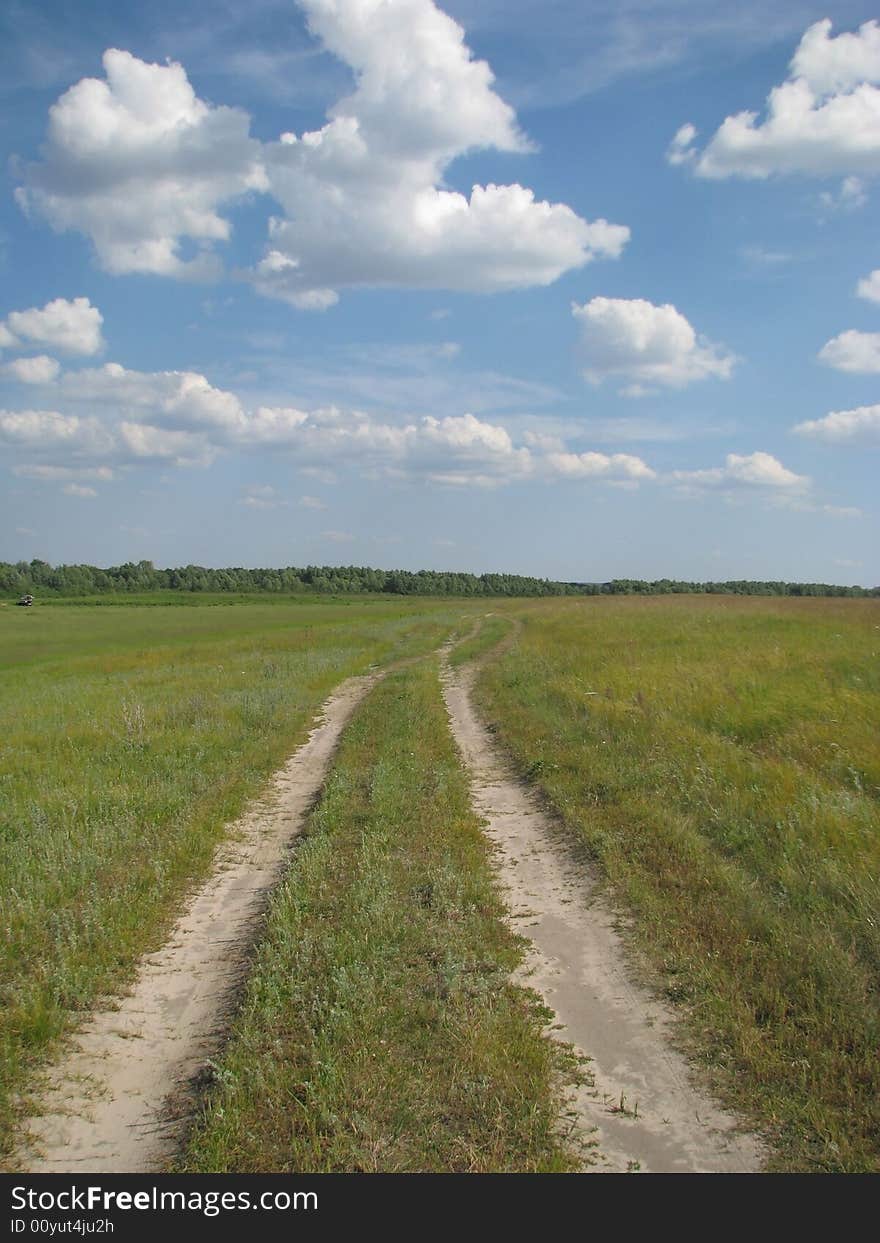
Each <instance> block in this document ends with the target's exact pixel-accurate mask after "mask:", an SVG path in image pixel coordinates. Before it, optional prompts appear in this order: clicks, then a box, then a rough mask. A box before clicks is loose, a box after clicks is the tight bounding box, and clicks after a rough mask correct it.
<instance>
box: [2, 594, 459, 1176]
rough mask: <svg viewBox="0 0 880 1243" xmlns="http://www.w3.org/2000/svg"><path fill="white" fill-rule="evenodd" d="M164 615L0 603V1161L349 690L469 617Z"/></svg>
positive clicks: (407, 610) (289, 607)
mask: <svg viewBox="0 0 880 1243" xmlns="http://www.w3.org/2000/svg"><path fill="white" fill-rule="evenodd" d="M151 604H152V601H147V602H145V603H144V604H140V605H139V604H137V603H134V604H130V605H129V607H126V608H108V607H103V606H102V607H95V606H90V605H83V604H79V605H72V604H65V605H58V606H49V607H46V606H36V607H34V608H31V609H19V608H15V607H9V606H7V607H3V608H0V719H2V721H3V729H2V735H0V909H2V928H3V943H2V948H0V1152H3V1151H6V1152H8V1150H9V1147H10V1145H11V1143H12V1137H13V1134H14V1128H15V1119H16V1116H17V1115H18V1114H19V1113H20V1112H21V1110H22V1109H23V1108H25V1105H26V1093H27V1087H28V1084H29V1082H30V1077H31V1074H32V1072H33V1070H34V1069H35V1068H36V1067H37V1066H38V1065H39V1064H40V1063H41V1061H43V1060H44V1059H45V1057H46V1056H47V1054H48V1053H49V1052H50V1050H51V1048H52V1046H53V1043H54V1042H56V1041H57V1039H58V1037H59V1036H61V1035H63V1033H64V1032H65V1031H67V1030H69V1028H70V1026H71V1023H72V1022H73V1021H75V1019H76V1017H77V1015H78V1014H81V1013H82V1012H84V1011H86V1010H87V1009H88V1008H89V1007H90V1006H91V1005H93V1004H94V1002H95V1000H96V999H97V998H98V997H100V996H101V995H103V994H107V993H111V992H113V991H114V990H115V989H118V988H119V987H120V986H122V985H124V983H125V981H126V980H127V979H128V978H130V976H131V973H132V970H133V966H134V963H135V962H136V960H137V958H138V956H139V955H140V954H141V953H143V952H144V951H146V950H149V949H151V948H155V947H156V946H157V945H159V944H161V941H162V937H163V932H164V931H165V930H166V929H167V927H168V925H169V920H170V918H171V914H172V912H173V910H174V908H175V905H176V904H177V903H179V900H180V898H181V897H182V895H183V894H184V893H185V892H186V890H187V889H188V888H189V887H191V886H192V885H193V884H194V883H195V882H196V881H197V880H198V879H199V878H200V877H202V876H203V875H204V874H205V872H206V870H207V869H208V868H209V867H210V862H211V858H212V853H213V850H214V847H215V845H216V843H217V841H218V839H219V838H220V836H221V835H222V834H223V830H224V826H225V825H226V823H227V822H229V821H231V820H233V819H234V818H235V817H236V816H237V815H238V813H239V812H240V811H241V808H242V807H243V805H244V804H245V802H246V801H247V800H248V799H249V798H250V797H252V796H254V795H255V794H256V793H258V792H259V791H260V789H261V788H262V787H263V785H264V783H265V780H266V778H267V776H268V775H269V773H271V772H272V771H273V770H274V769H275V768H277V767H278V766H279V764H280V763H281V762H282V761H283V759H284V758H286V756H287V755H288V754H290V752H291V751H292V750H293V748H294V747H295V746H296V745H297V743H298V742H299V741H301V740H302V738H303V737H304V736H305V731H306V729H307V727H308V725H309V722H310V721H311V719H312V717H313V714H314V712H315V710H316V708H317V707H318V706H319V704H320V703H321V701H322V700H323V699H324V698H325V697H326V696H327V694H329V692H330V691H331V689H332V688H333V687H334V686H336V685H337V684H338V683H339V682H340V681H341V680H342V679H343V678H345V677H347V676H349V675H352V674H356V673H361V672H363V671H364V670H365V669H366V668H367V667H368V666H369V665H371V664H375V663H385V662H388V661H392V660H395V659H397V658H399V657H404V656H411V655H417V654H420V653H423V652H428V651H431V650H433V649H434V648H436V646H437V645H438V644H439V643H440V642H441V641H442V640H443V639H444V638H445V637H446V636H447V635H448V634H450V633H451V632H452V631H453V630H454V629H455V627H456V625H458V624H459V619H460V618H461V615H462V612H463V611H466V607H467V606H464V608H463V606H462V604H461V602H453V601H445V602H443V603H442V604H437V603H436V602H431V601H420V602H418V603H415V602H410V601H403V600H399V599H392V600H389V599H387V598H385V599H373V600H364V599H359V600H357V601H352V600H345V601H327V600H326V598H323V599H321V598H318V597H312V598H310V599H307V600H301V599H300V600H292V601H287V602H284V601H273V602H272V603H265V602H262V601H261V602H259V603H241V604H237V605H236V606H235V607H211V606H210V605H204V604H202V605H201V606H192V607H185V608H183V607H178V608H174V607H170V608H161V607H150V605H151Z"/></svg>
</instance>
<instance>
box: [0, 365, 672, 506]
mask: <svg viewBox="0 0 880 1243" xmlns="http://www.w3.org/2000/svg"><path fill="white" fill-rule="evenodd" d="M52 391H53V397H57V398H58V399H59V400H60V401H62V402H64V403H66V409H65V410H63V411H62V410H27V411H21V412H14V411H3V412H0V443H3V444H5V445H7V446H9V447H11V448H13V449H18V450H19V451H20V452H21V453H22V454H25V453H26V454H27V461H26V462H25V463H22V464H19V465H17V466H15V467H14V469H15V470H16V471H17V472H18V473H20V474H21V475H22V476H24V477H27V478H36V479H44V480H57V481H61V482H62V483H76V484H77V485H78V486H80V487H82V486H84V483H85V482H86V481H88V482H94V481H99V480H103V479H108V478H111V477H112V474H113V471H114V470H115V469H118V468H121V467H126V466H130V465H134V464H138V463H145V462H154V463H165V464H170V465H177V466H205V465H208V464H210V463H211V462H212V461H213V460H214V459H215V458H216V457H217V456H218V455H219V454H223V453H237V454H240V455H241V454H247V453H249V452H257V451H262V452H265V451H266V450H272V451H277V452H279V453H282V452H283V453H284V454H285V455H287V456H288V457H289V458H290V460H291V463H292V464H293V465H294V466H295V468H296V469H298V470H299V471H300V472H301V473H304V474H305V473H309V474H311V475H313V476H314V477H316V478H322V479H325V480H326V479H327V478H329V477H331V472H335V471H337V470H340V469H343V468H346V467H347V468H352V469H355V470H357V471H359V472H360V473H362V474H366V475H370V476H373V477H380V476H384V477H396V478H400V479H422V480H428V481H431V482H434V483H437V484H444V485H454V486H483V487H491V486H496V485H502V484H508V483H513V482H516V481H523V480H537V481H544V482H551V481H563V480H572V481H577V480H581V481H588V480H591V479H595V480H596V481H598V482H606V483H617V484H626V485H628V486H630V485H633V486H634V485H636V484H638V483H639V482H642V481H648V480H651V479H654V478H655V473H654V471H653V470H652V469H651V468H650V467H649V466H648V465H647V464H646V463H645V462H643V461H642V460H641V459H640V458H638V457H635V456H633V455H631V454H625V453H612V454H603V453H598V452H583V453H574V452H569V450H568V448H567V446H566V443H565V440H564V439H563V438H561V437H560V436H557V435H542V434H540V433H537V432H534V431H531V430H529V431H523V432H522V433H521V434H516V433H513V432H512V431H511V430H510V428H508V427H505V426H504V425H502V424H501V423H495V422H489V421H487V420H484V419H480V418H478V417H477V416H476V415H474V414H471V413H465V414H457V415H448V416H445V417H442V418H438V417H434V416H432V415H426V416H421V417H418V418H414V417H404V418H402V419H398V420H396V421H393V420H391V419H389V418H384V417H380V416H377V415H373V414H367V413H364V412H362V411H358V410H343V409H340V408H338V407H335V406H328V407H320V408H318V409H310V410H304V409H300V408H298V407H296V406H266V405H264V406H258V407H256V409H249V408H247V407H246V406H245V405H244V404H243V403H242V402H241V400H240V399H239V397H238V396H237V395H236V394H234V393H231V392H228V391H226V390H223V389H218V388H215V387H214V386H213V385H212V384H210V382H209V381H208V380H207V378H206V377H205V376H203V375H200V374H198V373H196V372H173V371H172V372H154V373H150V372H138V371H129V370H126V369H125V368H124V367H122V366H120V365H119V364H118V363H108V364H106V365H105V366H103V367H97V368H86V369H83V370H80V371H76V372H68V373H66V374H65V375H63V376H62V378H61V379H60V380H59V381H58V382H57V383H56V384H55V385H54V386H53V390H52ZM80 411H82V413H80ZM240 503H241V504H243V505H246V506H248V507H249V508H251V509H270V508H276V507H277V506H279V505H289V504H290V502H289V501H282V500H279V499H278V498H277V497H276V495H275V492H274V490H273V489H272V487H271V486H270V485H255V486H253V487H250V488H247V489H246V490H245V495H244V497H243V498H242V500H241V502H240ZM299 504H300V505H301V506H302V507H304V508H310V509H316V510H317V509H322V508H325V506H324V503H323V502H322V501H321V500H319V499H318V498H317V497H314V496H303V497H301V498H300V500H299Z"/></svg>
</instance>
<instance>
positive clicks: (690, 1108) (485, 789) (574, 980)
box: [442, 634, 764, 1173]
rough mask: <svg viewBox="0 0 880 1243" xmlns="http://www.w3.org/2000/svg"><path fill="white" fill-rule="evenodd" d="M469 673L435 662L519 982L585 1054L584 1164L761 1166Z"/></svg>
mask: <svg viewBox="0 0 880 1243" xmlns="http://www.w3.org/2000/svg"><path fill="white" fill-rule="evenodd" d="M513 639H515V634H514V636H512V637H511V640H513ZM504 642H506V643H507V645H508V646H509V641H504ZM501 646H502V647H503V646H504V643H503V644H502V645H501ZM497 650H498V649H496V651H497ZM475 677H476V668H475V666H474V665H473V664H471V665H463V666H461V667H459V668H458V669H453V668H451V667H450V666H449V665H448V663H446V664H445V665H444V668H443V674H442V681H443V692H444V696H445V699H446V706H447V710H448V712H449V718H450V724H451V727H452V732H453V734H454V736H455V739H456V741H457V743H458V746H459V750H460V751H461V754H462V758H463V760H464V763H465V765H466V767H467V768H468V769H469V771H470V773H471V780H472V791H473V801H474V805H475V807H476V810H477V812H478V813H479V814H480V815H481V816H483V817H484V818H485V821H486V832H487V834H488V836H489V838H490V839H491V841H492V842H493V843H494V844H495V845H496V847H497V861H498V869H499V873H500V879H501V881H502V885H503V888H504V890H505V891H506V898H507V902H508V906H509V909H510V912H511V916H512V919H513V920H514V926H515V928H516V930H517V932H519V933H521V934H522V935H524V936H526V937H527V938H528V939H529V940H530V942H531V950H530V951H529V952H528V954H527V960H526V963H525V965H524V969H523V973H522V982H523V983H524V984H526V985H528V986H529V987H531V988H533V989H535V990H536V991H537V992H538V993H540V994H541V995H542V997H543V998H544V1000H545V1002H546V1004H547V1005H548V1006H549V1007H550V1008H551V1009H552V1010H554V1011H555V1012H556V1015H557V1016H558V1019H559V1023H560V1026H559V1028H558V1029H554V1032H553V1034H554V1035H556V1036H557V1037H558V1038H559V1039H560V1040H564V1041H568V1042H571V1044H573V1045H574V1046H575V1049H576V1051H578V1052H579V1053H582V1054H584V1055H586V1056H587V1057H588V1058H589V1062H590V1066H589V1069H590V1071H591V1072H592V1074H593V1076H594V1084H593V1085H592V1087H590V1086H583V1087H580V1088H578V1089H577V1090H576V1091H575V1092H574V1094H573V1099H572V1102H571V1107H572V1109H573V1111H574V1113H575V1115H576V1118H577V1122H578V1127H579V1129H580V1131H581V1134H582V1137H583V1138H585V1139H587V1140H590V1139H595V1141H596V1142H597V1145H598V1156H597V1159H596V1164H595V1165H593V1166H591V1168H593V1169H598V1170H605V1171H618V1172H622V1171H627V1170H642V1171H646V1172H655V1173H660V1172H664V1173H671V1172H691V1173H695V1172H735V1171H742V1172H746V1171H754V1170H758V1169H760V1167H761V1164H762V1159H763V1155H764V1154H763V1150H762V1147H761V1145H760V1143H759V1141H758V1140H757V1139H756V1138H755V1137H754V1136H751V1135H747V1134H744V1133H742V1132H741V1131H740V1130H739V1129H738V1127H737V1123H736V1121H735V1119H734V1118H732V1117H731V1116H730V1115H729V1114H726V1113H725V1112H724V1111H723V1110H721V1109H720V1108H719V1107H718V1106H717V1105H716V1104H715V1103H714V1102H712V1101H711V1100H710V1099H709V1098H708V1097H707V1096H706V1095H705V1094H704V1093H703V1092H701V1090H700V1088H699V1087H698V1085H697V1084H696V1083H695V1082H694V1078H693V1075H692V1074H691V1072H690V1069H689V1067H688V1064H687V1062H686V1060H685V1059H684V1057H683V1056H682V1055H681V1054H680V1053H679V1052H678V1051H677V1050H676V1049H675V1048H674V1047H673V1043H672V1039H671V1029H672V1023H673V1014H672V1011H671V1010H670V1009H669V1007H667V1006H666V1005H664V1004H663V1003H662V1002H660V1001H659V1000H658V999H657V998H656V997H653V996H651V994H650V993H649V992H648V991H647V989H645V988H643V987H642V986H641V985H639V984H638V983H636V982H635V981H634V979H633V977H632V973H631V971H630V970H629V969H628V966H627V960H626V952H625V949H624V945H623V941H622V939H621V937H620V934H619V933H618V932H617V930H616V927H615V920H614V916H613V913H612V911H611V910H610V909H609V908H608V907H607V906H606V905H605V904H604V902H603V901H602V900H601V899H599V898H598V896H597V885H596V881H595V878H594V877H593V876H591V875H590V870H589V865H588V864H586V863H585V861H583V860H580V859H575V857H574V854H573V852H572V851H571V849H570V848H569V846H568V844H567V843H566V841H565V830H564V828H563V826H562V825H561V824H559V823H558V822H556V820H555V819H554V818H553V817H552V816H551V815H550V814H549V813H548V812H547V811H545V810H544V808H543V807H542V806H541V804H540V802H539V800H538V798H537V796H536V795H535V793H534V792H533V791H532V790H531V789H530V788H529V787H528V786H526V785H525V784H524V783H523V782H522V781H520V780H519V778H518V777H517V776H516V774H515V773H514V771H513V769H512V766H511V765H510V763H509V762H508V760H507V759H506V757H505V756H504V755H503V753H502V751H501V749H500V748H499V747H498V745H497V743H496V742H495V740H494V738H493V736H492V733H491V732H490V730H489V729H488V728H487V727H486V725H485V724H484V723H483V722H482V721H481V720H480V718H479V717H478V715H477V713H476V711H475V709H474V705H473V695H472V692H473V685H474V681H475Z"/></svg>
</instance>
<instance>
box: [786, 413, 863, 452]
mask: <svg viewBox="0 0 880 1243" xmlns="http://www.w3.org/2000/svg"><path fill="white" fill-rule="evenodd" d="M794 431H795V432H796V433H797V434H798V435H799V436H810V437H812V438H813V439H815V440H827V441H830V442H831V443H834V444H846V443H850V442H852V443H862V444H880V406H857V407H856V408H855V409H854V410H832V411H831V413H830V414H826V415H825V417H824V418H822V419H808V420H806V422H804V423H798V424H797V425H796V426H795V428H794Z"/></svg>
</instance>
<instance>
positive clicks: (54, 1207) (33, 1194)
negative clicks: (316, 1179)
mask: <svg viewBox="0 0 880 1243" xmlns="http://www.w3.org/2000/svg"><path fill="white" fill-rule="evenodd" d="M11 1207H12V1212H13V1214H16V1213H28V1214H31V1215H32V1214H35V1213H41V1212H42V1213H58V1212H62V1213H77V1212H81V1213H111V1212H112V1213H116V1212H135V1213H137V1212H152V1213H155V1212H161V1213H167V1212H181V1213H200V1214H201V1215H202V1216H203V1217H219V1216H220V1214H221V1213H229V1212H245V1211H247V1210H251V1211H258V1210H262V1211H263V1212H267V1213H271V1212H275V1213H287V1212H298V1211H302V1210H305V1211H312V1212H315V1211H317V1208H318V1195H317V1192H315V1191H261V1192H259V1193H258V1194H256V1195H252V1194H251V1193H250V1192H249V1191H197V1190H192V1191H170V1190H168V1191H165V1190H162V1189H161V1188H160V1187H155V1186H153V1187H144V1188H143V1189H142V1190H140V1191H110V1190H107V1189H106V1188H104V1187H101V1186H100V1185H92V1186H88V1187H78V1186H77V1185H76V1184H71V1185H70V1187H67V1188H64V1189H62V1190H60V1191H49V1190H38V1189H37V1188H34V1187H27V1186H18V1187H13V1188H12V1197H11ZM27 1226H28V1223H27V1222H26V1220H25V1218H23V1217H18V1218H16V1217H15V1216H13V1225H12V1231H13V1233H15V1234H21V1233H22V1232H23V1230H25V1229H27ZM47 1233H49V1232H48V1231H47Z"/></svg>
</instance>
